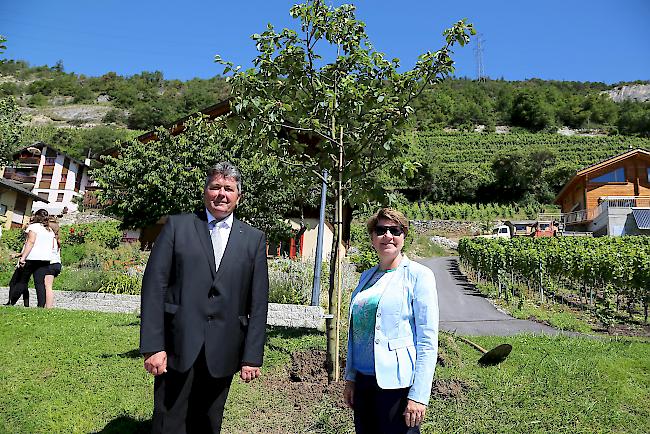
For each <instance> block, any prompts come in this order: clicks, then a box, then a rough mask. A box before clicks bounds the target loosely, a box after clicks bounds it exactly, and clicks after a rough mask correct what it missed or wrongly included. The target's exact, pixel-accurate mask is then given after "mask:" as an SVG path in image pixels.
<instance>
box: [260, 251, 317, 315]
mask: <svg viewBox="0 0 650 434" xmlns="http://www.w3.org/2000/svg"><path fill="white" fill-rule="evenodd" d="M309 265H310V264H309V262H301V261H297V260H293V259H285V258H283V259H276V260H273V261H271V262H269V302H271V303H284V304H308V303H309V302H310V301H311V290H312V285H313V278H314V277H313V276H314V272H313V262H312V263H311V267H310V266H309Z"/></svg>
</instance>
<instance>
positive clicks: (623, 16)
mask: <svg viewBox="0 0 650 434" xmlns="http://www.w3.org/2000/svg"><path fill="white" fill-rule="evenodd" d="M295 3H296V0H294V1H285V0H266V1H260V0H238V1H217V0H212V1H192V0H186V1H169V0H158V1H151V0H130V1H125V0H102V1H92V0H90V1H89V0H63V1H52V0H0V35H4V36H5V37H6V39H7V42H6V45H7V50H6V51H5V53H4V54H3V55H1V56H2V57H4V58H7V59H15V60H18V59H20V60H25V61H27V62H29V64H30V65H32V66H37V65H50V66H52V65H54V64H55V63H56V62H57V61H58V60H62V61H63V65H64V68H65V71H67V72H74V73H77V74H84V75H88V76H99V75H102V74H104V73H106V72H109V71H115V72H117V73H118V74H121V75H133V74H138V73H140V72H142V71H162V72H163V74H164V76H165V78H167V79H180V80H189V79H192V78H194V77H199V78H210V77H213V76H215V75H219V74H221V73H222V71H223V68H222V67H221V66H219V65H217V64H215V63H214V56H215V54H220V55H221V56H222V57H223V58H224V59H226V60H230V61H232V62H234V63H235V64H236V65H242V66H243V67H244V68H246V67H250V66H252V63H251V61H252V59H253V58H254V57H255V55H256V51H255V46H254V44H253V42H252V41H251V39H250V35H252V34H253V33H261V32H263V31H264V30H265V29H266V25H267V24H268V23H271V24H273V25H274V26H275V27H276V28H283V27H289V28H294V29H298V27H297V21H295V20H293V19H292V18H291V17H290V16H289V9H290V8H291V6H292V5H293V4H295ZM328 3H329V4H331V5H334V6H336V5H339V4H341V3H351V2H350V1H348V2H341V1H334V0H332V1H328ZM352 3H353V4H355V6H356V7H357V18H358V19H360V20H362V21H364V22H365V23H366V26H367V27H366V31H367V33H368V35H369V39H370V41H371V42H372V43H373V45H374V47H375V48H376V49H377V50H378V51H381V52H383V53H385V54H386V55H387V56H388V57H389V58H395V57H397V58H399V59H400V60H401V64H402V67H403V68H411V67H412V66H413V65H414V63H415V61H416V59H417V56H418V55H419V54H421V53H424V52H426V51H435V50H437V49H439V48H440V47H442V46H443V44H444V39H443V37H442V32H443V31H444V29H446V28H448V27H450V26H451V25H452V24H453V23H454V22H456V21H458V20H459V19H461V18H467V19H468V21H469V22H471V23H473V24H474V25H475V27H476V29H477V31H478V32H479V33H480V39H481V41H482V50H481V52H482V60H483V65H484V73H485V75H486V76H488V77H491V78H494V79H498V78H503V79H506V80H525V79H529V78H540V79H545V80H569V81H598V82H605V83H608V84H612V83H617V82H621V81H634V80H650V0H616V1H614V0H607V1H606V0H537V1H532V0H511V1H505V0H504V1H500V0H464V1H456V2H454V1H449V0H445V1H440V0H421V1H413V0H392V1H386V0H360V1H356V2H352ZM475 40H476V39H475ZM476 51H477V50H476V45H475V43H474V42H472V43H471V45H470V46H466V47H463V48H457V49H456V50H455V53H454V56H453V57H454V59H455V60H456V62H457V63H456V76H458V77H469V78H476V77H477V66H476V65H477V61H476V57H477V56H476Z"/></svg>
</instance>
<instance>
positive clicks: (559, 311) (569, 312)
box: [477, 284, 594, 333]
mask: <svg viewBox="0 0 650 434" xmlns="http://www.w3.org/2000/svg"><path fill="white" fill-rule="evenodd" d="M477 288H478V289H479V290H480V291H481V292H483V293H485V294H488V295H489V296H490V297H491V300H492V301H493V302H494V303H495V304H496V305H497V306H499V307H500V308H501V309H503V310H504V311H506V312H508V314H509V315H511V316H513V317H515V318H518V319H532V320H535V321H541V322H544V323H547V324H549V325H550V326H551V327H554V328H556V329H559V330H566V331H573V332H578V333H592V332H593V327H592V325H593V322H594V320H593V318H591V317H590V316H589V315H588V314H587V313H586V312H584V311H578V310H576V309H572V308H571V307H569V306H566V305H562V304H549V303H545V304H539V303H537V302H536V301H535V300H533V299H525V300H520V299H519V298H518V297H511V298H510V299H509V300H505V299H503V298H498V297H496V293H495V292H494V291H495V290H494V288H491V287H490V286H489V285H483V284H478V285H477Z"/></svg>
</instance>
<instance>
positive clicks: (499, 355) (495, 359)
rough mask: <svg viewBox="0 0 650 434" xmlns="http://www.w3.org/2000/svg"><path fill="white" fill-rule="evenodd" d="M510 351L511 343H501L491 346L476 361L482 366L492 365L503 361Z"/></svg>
mask: <svg viewBox="0 0 650 434" xmlns="http://www.w3.org/2000/svg"><path fill="white" fill-rule="evenodd" d="M510 351H512V345H510V344H501V345H499V346H498V347H495V348H492V349H491V350H490V351H488V352H487V353H485V354H483V357H481V358H480V359H479V361H478V364H479V365H483V366H494V365H498V364H499V363H501V362H503V361H504V360H505V359H506V358H507V357H508V355H509V354H510Z"/></svg>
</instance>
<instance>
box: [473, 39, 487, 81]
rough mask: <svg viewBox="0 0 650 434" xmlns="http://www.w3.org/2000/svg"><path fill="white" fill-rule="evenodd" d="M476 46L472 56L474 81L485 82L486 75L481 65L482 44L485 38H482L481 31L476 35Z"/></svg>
mask: <svg viewBox="0 0 650 434" xmlns="http://www.w3.org/2000/svg"><path fill="white" fill-rule="evenodd" d="M475 41H476V46H475V47H474V56H475V58H476V81H478V82H479V83H480V82H485V81H486V80H487V76H486V75H485V67H484V66H483V44H485V39H483V33H479V34H478V35H476V39H475Z"/></svg>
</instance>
